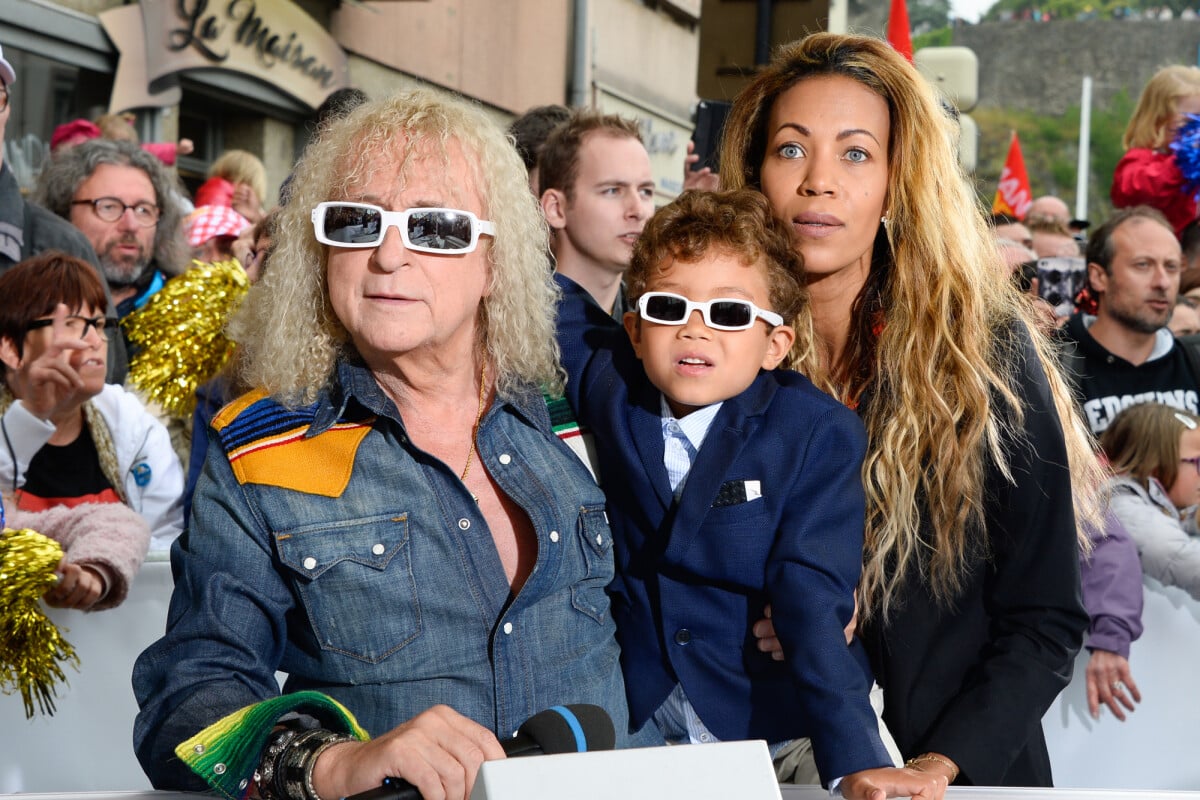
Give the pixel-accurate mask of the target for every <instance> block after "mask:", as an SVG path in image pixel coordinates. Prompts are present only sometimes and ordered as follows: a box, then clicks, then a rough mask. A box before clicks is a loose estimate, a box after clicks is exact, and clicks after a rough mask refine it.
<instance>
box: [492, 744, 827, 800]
mask: <svg viewBox="0 0 1200 800" xmlns="http://www.w3.org/2000/svg"><path fill="white" fill-rule="evenodd" d="M825 796H826V797H828V796H829V793H828V792H826V793H825ZM674 797H679V798H687V800H733V799H734V798H736V800H780V794H779V784H778V783H777V782H776V781H775V770H774V768H773V767H772V766H771V754H770V753H769V752H768V750H767V743H766V742H763V741H754V742H721V743H718V744H704V745H684V746H671V747H648V748H641V749H636V750H608V751H603V752H594V753H566V754H563V755H554V756H536V757H532V758H510V759H506V760H504V761H489V762H487V763H485V764H484V765H483V767H482V768H481V769H480V770H479V777H478V778H477V779H476V780H475V789H474V791H472V792H471V800H566V798H570V800H614V798H620V800H660V798H674Z"/></svg>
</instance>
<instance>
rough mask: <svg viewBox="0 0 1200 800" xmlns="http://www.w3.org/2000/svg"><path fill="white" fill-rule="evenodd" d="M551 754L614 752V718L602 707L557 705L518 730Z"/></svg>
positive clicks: (615, 734)
mask: <svg viewBox="0 0 1200 800" xmlns="http://www.w3.org/2000/svg"><path fill="white" fill-rule="evenodd" d="M517 733H518V734H520V735H524V736H528V737H529V738H530V739H532V740H533V741H534V742H536V743H537V745H538V746H539V747H541V748H542V752H543V753H545V754H547V755H553V754H555V753H585V752H588V751H590V750H612V749H613V747H615V746H616V743H617V733H616V731H615V730H614V729H613V722H612V717H610V716H608V712H607V711H605V710H604V709H603V708H601V707H600V706H593V705H588V704H586V703H577V704H574V705H569V706H554V707H552V708H548V709H546V710H545V711H541V712H539V713H537V714H534V715H533V716H532V717H530V718H529V719H527V720H525V724H524V725H522V726H521V727H520V729H519V730H518V731H517Z"/></svg>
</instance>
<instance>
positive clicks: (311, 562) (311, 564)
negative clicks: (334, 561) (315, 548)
mask: <svg viewBox="0 0 1200 800" xmlns="http://www.w3.org/2000/svg"><path fill="white" fill-rule="evenodd" d="M316 566H317V560H316V559H315V558H313V557H312V556H309V557H308V558H306V559H304V568H305V569H316Z"/></svg>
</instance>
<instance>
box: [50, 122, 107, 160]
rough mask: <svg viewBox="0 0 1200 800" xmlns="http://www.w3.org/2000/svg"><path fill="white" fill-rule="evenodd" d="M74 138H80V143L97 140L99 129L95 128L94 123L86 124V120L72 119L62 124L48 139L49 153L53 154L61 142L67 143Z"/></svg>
mask: <svg viewBox="0 0 1200 800" xmlns="http://www.w3.org/2000/svg"><path fill="white" fill-rule="evenodd" d="M75 138H80V139H81V140H82V141H87V140H88V139H99V138H100V129H99V128H97V127H96V125H95V123H92V122H88V121H87V120H86V119H73V120H71V121H70V122H64V123H63V124H62V125H59V126H58V127H57V128H55V129H54V134H53V135H52V136H51V137H50V152H52V153H53V152H54V151H55V150H57V149H58V146H59V145H61V144H62V143H63V142H68V141H70V140H72V139H75ZM76 144H77V143H76Z"/></svg>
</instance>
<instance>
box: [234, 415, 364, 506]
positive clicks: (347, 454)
mask: <svg viewBox="0 0 1200 800" xmlns="http://www.w3.org/2000/svg"><path fill="white" fill-rule="evenodd" d="M370 432H371V426H370V425H369V424H348V423H344V424H339V425H335V426H334V427H332V428H330V429H329V430H327V431H325V432H323V433H321V434H320V435H319V436H314V437H313V438H311V439H305V438H303V437H302V436H296V435H294V434H288V435H287V436H284V437H283V439H284V440H283V441H282V442H280V443H279V444H276V445H274V446H266V447H264V446H262V444H263V442H262V441H259V442H255V443H254V444H252V445H248V446H247V447H245V448H241V449H240V450H239V451H238V453H239V455H238V457H237V458H236V460H235V459H233V458H232V457H231V459H230V466H232V467H233V474H234V475H235V476H236V477H237V479H238V482H239V483H242V484H246V483H256V484H260V485H264V486H278V487H279V488H281V489H289V490H291V491H295V492H305V493H307V494H319V495H323V496H325V497H340V496H341V494H342V492H344V491H346V486H347V485H348V484H349V483H350V476H351V475H352V474H353V473H354V459H355V457H356V455H357V454H358V447H359V445H360V444H362V441H363V439H365V438H366V436H367V434H368V433H370Z"/></svg>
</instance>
